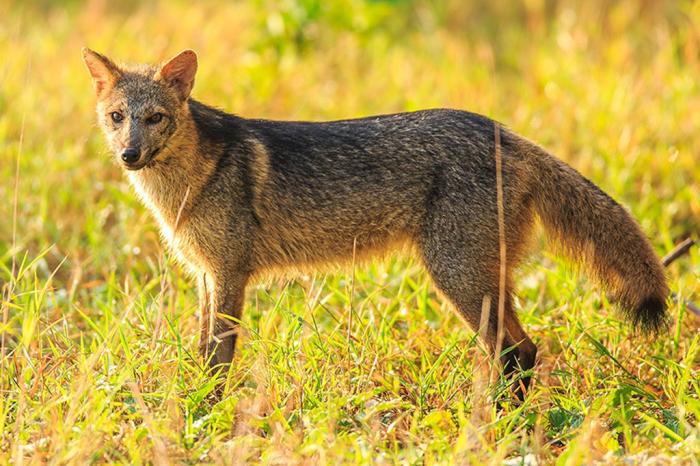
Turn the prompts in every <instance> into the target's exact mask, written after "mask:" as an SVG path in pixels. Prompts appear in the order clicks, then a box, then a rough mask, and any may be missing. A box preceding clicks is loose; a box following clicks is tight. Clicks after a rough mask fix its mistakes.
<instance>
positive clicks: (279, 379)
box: [0, 0, 700, 464]
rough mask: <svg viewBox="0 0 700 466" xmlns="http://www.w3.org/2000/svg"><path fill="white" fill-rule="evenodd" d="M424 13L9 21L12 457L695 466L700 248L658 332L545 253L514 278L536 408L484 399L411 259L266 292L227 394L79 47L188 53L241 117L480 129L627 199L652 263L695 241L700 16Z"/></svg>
mask: <svg viewBox="0 0 700 466" xmlns="http://www.w3.org/2000/svg"><path fill="white" fill-rule="evenodd" d="M434 3H435V4H433V2H426V1H399V0H395V1H386V2H382V1H362V0H340V1H337V2H322V1H316V0H295V1H292V0H289V1H286V2H281V3H278V2H267V1H262V0H258V1H253V2H242V3H236V4H231V5H229V4H225V5H221V4H217V3H212V2H205V3H201V4H198V5H197V6H196V7H193V6H189V4H188V3H186V2H160V3H153V4H149V5H138V4H137V3H135V2H133V3H130V2H126V3H120V4H119V6H110V4H109V3H108V2H99V1H93V2H88V3H85V4H83V3H79V2H71V3H70V4H68V6H58V5H54V6H51V4H50V3H49V2H40V3H37V4H30V3H28V2H21V3H20V2H18V3H16V4H7V3H0V11H3V12H5V13H6V14H3V15H2V19H0V57H2V61H0V177H1V178H0V179H1V180H2V182H1V183H0V267H1V269H0V284H1V285H2V290H3V291H2V293H3V294H2V310H1V311H2V312H0V315H1V316H2V322H1V323H0V325H1V327H0V333H2V335H3V337H4V342H5V343H4V344H5V346H4V352H5V356H4V358H3V359H2V361H0V369H1V370H2V373H1V374H0V390H1V391H2V397H1V398H0V458H2V461H3V462H7V461H14V462H19V461H20V459H23V460H24V461H25V462H26V461H41V460H54V461H55V462H58V463H75V464H82V463H85V462H97V463H100V462H122V463H161V464H167V463H171V462H186V463H196V462H205V463H211V462H216V463H226V464H229V463H245V462H248V461H249V462H258V461H262V462H266V463H276V464H294V463H370V462H373V463H382V462H384V463H397V462H403V463H405V464H419V463H422V462H426V463H432V462H438V463H446V464H450V463H456V462H484V461H487V460H490V461H493V462H494V463H498V462H500V461H501V460H504V459H514V458H519V457H520V458H522V457H525V456H527V455H532V456H533V457H536V458H538V460H539V461H541V462H543V463H548V462H553V461H555V460H556V459H557V458H559V461H560V464H580V463H587V464H590V463H591V462H593V461H596V460H600V461H604V462H613V463H614V462H621V461H623V460H624V459H625V458H626V459H628V460H630V461H637V462H642V461H644V459H645V458H647V457H651V456H657V457H658V458H660V461H664V458H666V459H668V458H670V457H672V456H676V457H679V458H680V460H681V462H687V463H690V464H692V461H697V460H695V459H694V458H696V457H697V456H698V455H700V428H699V427H698V418H699V417H700V384H699V382H698V378H699V377H698V376H699V373H700V337H699V334H698V323H699V322H700V320H699V318H698V317H697V316H695V315H693V314H692V313H691V312H690V311H688V310H687V309H686V307H685V306H684V305H683V304H678V303H682V302H683V301H684V300H688V299H690V300H693V299H694V300H696V301H699V300H700V285H699V282H700V280H699V277H700V252H699V251H698V249H697V247H696V248H694V249H692V250H691V252H690V254H689V255H688V256H686V257H683V258H681V259H680V260H678V261H677V262H675V263H674V264H673V265H672V266H671V267H670V268H669V278H670V283H671V287H672V290H673V292H674V293H676V295H677V297H678V301H677V303H675V304H673V305H672V306H671V308H670V313H671V324H670V326H669V328H668V330H667V331H665V332H663V333H662V334H661V335H660V336H658V337H647V336H640V335H636V334H634V333H633V332H632V331H631V330H630V329H629V327H628V326H627V325H626V324H625V323H623V322H620V320H619V319H618V316H616V314H615V313H614V310H613V309H612V308H611V306H610V305H609V303H608V302H607V301H606V300H605V297H604V296H603V295H602V294H601V293H600V292H599V290H597V289H596V288H595V287H593V286H592V285H591V284H589V282H588V281H586V280H585V278H584V277H582V276H581V275H579V274H577V273H575V272H573V271H572V270H571V269H570V268H569V267H568V266H566V265H565V264H564V263H563V262H561V260H560V259H558V258H557V257H555V256H554V255H553V254H551V253H549V252H547V249H546V241H545V240H544V238H542V237H541V235H540V236H538V238H540V240H538V241H536V242H535V244H534V246H535V248H534V249H535V251H544V252H536V253H535V255H534V256H533V258H532V259H531V260H530V261H529V262H528V263H527V264H526V265H525V266H524V267H523V268H522V269H521V271H520V273H519V274H518V276H519V280H518V283H519V287H518V292H519V293H518V300H517V304H518V309H519V314H520V316H521V319H522V321H523V323H524V325H525V327H526V328H527V330H528V333H529V334H530V335H531V336H532V337H533V339H534V340H535V341H536V343H537V345H538V347H539V351H540V352H539V364H538V367H537V369H536V382H535V384H534V387H533V389H532V390H531V392H530V394H529V395H528V399H527V401H526V402H525V403H524V404H523V405H521V406H515V405H512V404H510V403H509V402H508V401H507V400H505V401H504V402H503V410H502V411H500V412H499V411H497V410H496V409H495V407H494V406H493V405H492V404H491V402H490V396H491V395H493V394H494V393H497V392H499V391H500V390H502V389H503V387H502V385H499V383H498V382H497V381H489V378H488V372H489V371H488V369H489V368H488V362H487V360H486V358H485V356H484V353H483V351H482V349H481V348H480V346H479V345H478V343H477V341H476V339H475V337H474V333H473V332H471V331H470V330H469V329H467V328H466V326H465V325H464V323H463V322H462V321H461V320H460V319H459V318H458V317H457V316H455V315H454V314H453V313H452V312H451V310H450V309H449V307H448V306H447V304H446V303H445V302H444V301H443V300H441V299H440V297H439V296H437V295H436V294H435V292H434V290H433V289H432V288H431V286H430V283H429V280H428V278H427V275H426V274H425V273H424V272H423V271H422V269H421V267H420V266H419V264H418V263H417V261H415V260H414V259H412V258H410V257H399V258H392V259H390V260H387V261H385V262H375V263H371V264H359V265H358V266H357V267H355V268H354V270H353V269H350V268H347V269H345V270H343V271H338V272H337V273H333V274H317V275H312V276H303V277H295V278H294V279H291V280H288V279H282V278H281V279H279V280H277V281H272V282H268V283H262V284H259V285H257V286H254V287H251V288H250V290H249V292H248V299H247V302H246V310H245V312H244V316H243V322H242V327H243V329H244V332H243V334H244V336H243V338H242V339H240V343H239V346H238V351H237V355H236V359H235V364H234V367H233V370H232V371H231V372H230V373H229V374H228V375H227V378H226V388H225V390H224V397H223V399H222V400H221V401H216V399H215V398H214V397H213V396H212V394H213V391H214V389H215V382H216V381H215V380H213V379H208V378H207V377H206V376H205V374H204V372H203V370H202V367H201V361H200V360H199V359H198V357H197V356H196V353H197V347H198V341H197V336H198V334H199V332H198V331H197V316H196V297H195V290H194V287H193V283H192V282H191V281H190V280H189V279H188V278H187V277H186V276H185V275H184V274H183V273H182V272H181V271H180V270H179V269H178V268H177V267H176V266H174V265H173V264H172V262H171V261H170V259H169V255H168V253H167V252H166V251H164V250H163V249H162V247H161V245H160V242H159V239H158V232H157V229H156V226H155V223H154V222H153V220H152V219H151V218H150V216H149V215H148V214H147V213H146V212H145V211H144V209H143V208H142V207H141V205H140V204H139V203H138V201H137V200H136V198H135V196H134V195H133V193H132V192H131V191H130V189H129V187H128V185H127V183H126V181H125V179H124V178H123V177H122V176H121V173H120V172H119V169H118V168H117V167H116V166H114V165H113V164H112V163H111V161H110V158H109V156H108V154H107V152H106V149H105V146H104V144H103V142H102V139H101V135H100V134H99V131H98V130H97V128H96V127H95V124H94V114H93V105H94V95H93V92H92V87H91V84H90V81H89V77H88V74H87V72H86V71H85V69H84V65H83V63H82V61H81V55H80V48H81V47H82V46H84V45H88V46H90V47H92V48H94V49H96V50H98V51H102V52H105V53H107V54H108V55H110V56H113V57H115V58H116V59H122V60H125V61H133V62H138V61H157V60H161V59H164V58H167V57H169V56H171V55H173V54H175V53H177V52H178V51H179V50H181V49H184V48H194V49H196V50H197V51H198V53H199V57H200V70H199V73H198V76H197V82H196V85H195V90H194V95H195V97H197V98H198V99H200V100H203V101H205V102H207V103H211V104H215V105H217V106H219V107H222V108H224V109H226V110H229V111H233V112H235V113H238V114H241V115H243V116H251V117H268V118H284V119H317V120H318V119H331V118H346V117H353V116H362V115H368V114H374V113H388V112H394V111H402V110H414V109H418V108H426V107H435V106H445V107H455V108H463V109H467V110H471V111H476V112H479V113H484V114H487V115H490V116H492V117H495V118H497V119H498V120H500V121H502V122H503V123H505V124H506V125H508V126H510V127H511V128H513V129H514V130H515V131H517V132H519V133H521V134H523V135H525V136H527V137H529V138H531V139H533V140H535V141H537V142H539V143H541V144H542V145H544V146H546V147H547V148H548V149H550V150H552V151H553V152H554V153H556V154H557V155H558V156H560V157H561V158H563V159H564V160H567V161H568V162H569V163H571V164H572V165H574V166H575V167H576V168H577V169H579V170H580V171H581V172H583V173H584V174H585V175H586V176H588V177H590V178H591V179H592V180H593V181H595V182H596V183H597V184H599V185H600V186H601V187H603V188H604V189H605V190H606V191H608V192H609V193H610V194H611V195H613V196H614V197H615V198H617V199H619V200H620V201H622V202H623V203H624V204H625V205H626V206H627V207H629V209H630V210H631V211H632V213H633V214H634V216H635V217H636V218H638V219H639V221H640V223H641V225H642V227H643V229H644V230H645V232H646V233H647V234H648V235H649V237H650V238H651V240H652V243H653V244H654V246H655V248H656V250H657V251H658V252H659V254H663V253H665V252H667V251H668V250H670V249H671V248H672V247H673V245H674V244H675V243H676V242H678V241H679V240H680V239H683V238H684V237H686V236H689V235H695V236H697V234H698V231H699V230H700V171H699V169H698V154H699V153H700V137H698V136H697V133H698V128H700V112H698V111H697V109H698V108H700V86H699V84H698V82H699V80H698V76H700V37H699V36H698V35H697V31H698V30H699V29H700V5H697V4H693V3H690V2H670V1H669V2H664V1H661V2H644V3H643V2H639V4H638V3H637V2H632V1H629V2H619V3H616V4H614V5H610V4H609V2H603V1H592V2H560V3H559V6H557V7H556V8H553V9H552V8H549V7H547V6H546V5H545V3H547V2H538V1H531V2H526V3H527V5H528V6H527V7H522V6H520V7H515V6H513V3H512V2H508V1H493V0H492V1H488V2H485V1H474V2H462V1H456V0H455V1H448V2H434ZM465 3H469V4H468V5H465ZM641 5H644V6H641ZM20 141H21V143H20ZM17 163H19V165H17ZM17 166H18V167H19V171H18V177H16V167H17ZM15 182H17V183H18V187H19V189H18V191H15ZM15 196H16V198H17V204H16V207H17V215H15V214H14V209H15V203H14V199H15ZM13 231H16V238H15V240H13ZM465 286H468V284H465ZM350 315H352V318H350ZM474 387H479V390H474Z"/></svg>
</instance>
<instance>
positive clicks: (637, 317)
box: [632, 296, 666, 333]
mask: <svg viewBox="0 0 700 466" xmlns="http://www.w3.org/2000/svg"><path fill="white" fill-rule="evenodd" d="M632 320H633V321H634V326H635V327H637V328H641V329H642V331H644V332H647V333H656V332H658V331H659V330H661V328H662V327H664V326H665V325H666V303H665V302H664V300H662V299H659V298H658V297H656V296H650V297H648V298H646V299H645V300H644V301H642V303H641V304H640V305H639V306H638V307H637V309H636V310H635V312H634V315H633V316H632Z"/></svg>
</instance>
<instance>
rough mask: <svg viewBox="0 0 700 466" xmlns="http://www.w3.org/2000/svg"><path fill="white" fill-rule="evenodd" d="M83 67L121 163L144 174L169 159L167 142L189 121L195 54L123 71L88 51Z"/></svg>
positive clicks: (100, 121)
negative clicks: (158, 162) (146, 168)
mask: <svg viewBox="0 0 700 466" xmlns="http://www.w3.org/2000/svg"><path fill="white" fill-rule="evenodd" d="M83 58H84V60H85V64H86V65H87V67H88V70H89V71H90V75H91V76H92V80H93V84H94V85H95V92H96V93H97V118H98V121H99V123H100V126H102V130H103V131H104V133H105V135H106V136H107V141H108V143H109V146H110V148H111V149H112V151H113V152H114V155H115V156H116V157H117V160H118V162H119V163H120V164H121V165H122V166H123V167H124V168H126V169H127V170H140V169H141V168H143V167H145V166H148V165H149V164H151V163H152V162H154V161H155V160H156V159H165V158H167V157H169V155H168V152H172V151H168V150H164V149H166V147H167V144H168V141H169V140H170V139H171V137H172V136H173V135H174V134H175V133H176V131H177V129H178V127H179V126H180V125H181V124H182V123H183V121H184V120H185V119H186V118H188V115H189V111H188V107H187V99H188V98H189V95H190V91H191V90H192V86H193V84H194V75H195V72H196V71H197V55H196V54H195V53H194V52H193V51H191V50H185V51H184V52H181V53H180V54H179V55H177V56H175V57H174V58H173V59H171V60H170V61H168V62H166V63H165V64H163V65H161V66H140V67H122V66H117V65H116V64H115V63H114V62H112V61H111V60H110V59H109V58H107V57H105V56H104V55H101V54H99V53H97V52H94V51H92V50H90V49H87V48H84V49H83Z"/></svg>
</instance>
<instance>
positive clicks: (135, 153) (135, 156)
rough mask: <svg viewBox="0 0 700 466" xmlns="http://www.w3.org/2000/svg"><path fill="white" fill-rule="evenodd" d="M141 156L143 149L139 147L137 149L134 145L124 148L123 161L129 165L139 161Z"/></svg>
mask: <svg viewBox="0 0 700 466" xmlns="http://www.w3.org/2000/svg"><path fill="white" fill-rule="evenodd" d="M140 156H141V151H140V150H139V149H136V148H134V147H127V148H126V149H124V152H122V155H121V159H122V162H124V163H126V164H127V165H131V164H134V163H136V162H138V160H139V158H140Z"/></svg>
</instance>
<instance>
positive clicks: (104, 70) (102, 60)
mask: <svg viewBox="0 0 700 466" xmlns="http://www.w3.org/2000/svg"><path fill="white" fill-rule="evenodd" d="M83 60H85V64H86V65H87V67H88V70H89V71H90V75H92V82H93V84H94V85H95V92H96V93H97V97H100V96H102V95H104V93H105V92H108V91H110V90H111V89H112V87H114V83H115V82H117V78H119V75H120V74H121V71H119V67H118V66H117V65H115V64H114V63H113V62H112V61H111V60H110V59H109V58H107V57H105V56H104V55H102V54H99V53H97V52H95V51H93V50H90V49H89V48H87V47H83Z"/></svg>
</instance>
